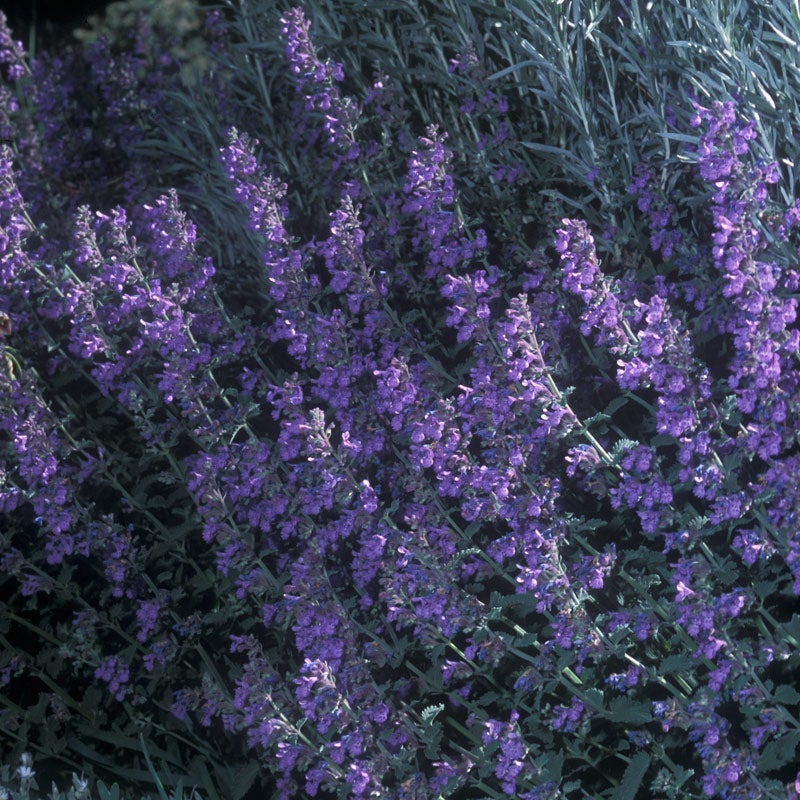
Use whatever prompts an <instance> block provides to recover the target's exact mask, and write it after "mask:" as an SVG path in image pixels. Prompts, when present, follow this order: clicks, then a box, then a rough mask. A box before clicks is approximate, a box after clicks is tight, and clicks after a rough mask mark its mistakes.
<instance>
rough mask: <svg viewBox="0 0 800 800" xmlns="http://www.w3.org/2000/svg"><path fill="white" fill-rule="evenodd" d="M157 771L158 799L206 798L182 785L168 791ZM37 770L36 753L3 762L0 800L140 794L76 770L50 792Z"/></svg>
mask: <svg viewBox="0 0 800 800" xmlns="http://www.w3.org/2000/svg"><path fill="white" fill-rule="evenodd" d="M153 774H154V777H155V778H156V780H157V786H158V800H203V798H202V796H201V795H200V794H199V793H198V792H197V791H195V790H192V791H191V792H189V793H188V794H187V793H186V792H185V791H184V789H183V787H182V785H180V784H179V785H178V786H176V787H175V788H174V789H173V791H172V792H171V793H170V794H167V792H166V790H165V789H164V787H163V784H162V783H161V781H160V779H158V776H157V775H156V774H155V773H153ZM36 775H37V771H36V769H34V765H33V756H31V754H30V753H23V754H22V756H21V757H20V763H19V765H18V766H17V767H12V766H10V765H9V764H2V765H0V800H134V798H140V795H139V794H135V793H133V792H132V791H130V790H128V791H126V790H125V789H121V788H120V786H119V784H117V783H112V784H111V786H108V785H107V784H105V783H104V782H103V781H101V780H98V781H97V782H96V783H94V784H93V782H92V781H90V780H89V779H88V778H86V777H85V776H84V775H83V774H81V775H77V774H76V773H74V772H73V773H72V781H71V783H70V785H69V786H68V787H67V788H63V784H62V786H59V785H58V784H57V782H56V781H52V783H51V786H50V791H49V792H46V791H45V789H44V788H43V787H40V786H39V784H38V782H37V780H36ZM141 800H156V798H155V797H153V796H152V795H147V796H142V797H141Z"/></svg>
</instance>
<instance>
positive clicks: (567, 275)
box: [555, 219, 631, 353]
mask: <svg viewBox="0 0 800 800" xmlns="http://www.w3.org/2000/svg"><path fill="white" fill-rule="evenodd" d="M561 225H562V227H561V228H559V229H558V230H557V231H556V241H555V249H556V251H557V252H558V254H559V257H560V260H561V271H562V274H563V279H562V285H563V287H564V290H565V291H567V292H569V293H570V294H574V295H577V296H578V297H580V299H581V300H582V301H583V303H584V305H585V306H586V310H585V311H583V312H582V313H581V326H580V330H581V333H582V334H583V335H584V336H588V335H589V333H590V332H591V331H592V329H595V330H596V331H597V342H598V344H601V345H604V344H608V345H609V348H610V350H611V352H613V353H624V352H626V350H627V348H628V347H629V345H630V344H631V342H630V341H629V337H628V335H627V333H626V331H625V330H624V328H623V322H624V321H625V312H624V306H623V305H622V304H621V303H620V302H619V300H618V297H617V293H616V292H615V291H614V285H613V283H612V282H611V281H610V280H609V279H607V278H606V277H604V276H603V274H602V273H601V271H600V264H599V261H598V258H597V253H596V250H595V246H594V238H593V237H592V235H591V233H590V232H589V229H588V226H587V225H586V223H585V222H583V220H575V219H562V220H561Z"/></svg>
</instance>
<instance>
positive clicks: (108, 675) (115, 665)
mask: <svg viewBox="0 0 800 800" xmlns="http://www.w3.org/2000/svg"><path fill="white" fill-rule="evenodd" d="M94 676H95V678H98V679H100V680H102V681H105V682H106V683H107V684H108V689H109V691H110V692H111V694H112V695H113V696H114V698H115V699H116V700H118V701H119V702H122V701H123V700H124V699H125V697H126V696H127V695H128V692H129V691H130V689H129V687H128V681H129V680H130V669H129V667H128V665H127V664H126V663H125V662H124V661H122V660H120V659H119V658H118V657H117V656H108V657H107V658H104V659H103V660H102V661H101V662H100V665H99V666H98V667H97V669H96V670H95V671H94Z"/></svg>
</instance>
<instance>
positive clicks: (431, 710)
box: [420, 703, 444, 723]
mask: <svg viewBox="0 0 800 800" xmlns="http://www.w3.org/2000/svg"><path fill="white" fill-rule="evenodd" d="M442 711H444V703H437V704H436V705H435V706H426V707H425V708H423V709H422V712H421V713H420V717H422V721H423V722H431V723H432V722H433V721H434V720H435V719H436V717H437V716H438V715H439V714H440V713H441V712H442Z"/></svg>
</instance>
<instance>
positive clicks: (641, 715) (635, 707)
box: [608, 697, 653, 725]
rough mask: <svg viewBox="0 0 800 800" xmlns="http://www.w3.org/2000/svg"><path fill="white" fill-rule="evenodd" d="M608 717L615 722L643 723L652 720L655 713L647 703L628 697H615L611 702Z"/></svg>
mask: <svg viewBox="0 0 800 800" xmlns="http://www.w3.org/2000/svg"><path fill="white" fill-rule="evenodd" d="M608 718H609V719H610V720H612V721H614V722H625V723H628V724H629V725H641V724H643V723H645V722H651V721H652V719H653V713H652V711H651V710H650V706H649V705H647V704H646V703H637V702H635V701H633V700H630V699H629V698H627V697H615V698H614V699H613V700H612V701H611V703H610V704H609V713H608Z"/></svg>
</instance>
